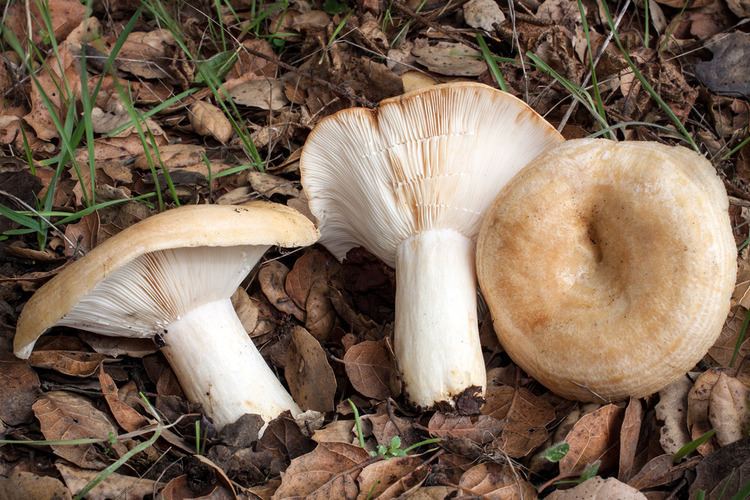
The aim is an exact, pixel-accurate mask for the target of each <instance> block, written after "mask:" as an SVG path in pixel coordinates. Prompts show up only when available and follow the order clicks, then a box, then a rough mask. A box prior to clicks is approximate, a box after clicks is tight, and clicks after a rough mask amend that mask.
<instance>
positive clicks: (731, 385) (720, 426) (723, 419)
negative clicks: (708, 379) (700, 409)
mask: <svg viewBox="0 0 750 500" xmlns="http://www.w3.org/2000/svg"><path fill="white" fill-rule="evenodd" d="M708 420H709V422H711V425H712V426H713V428H714V429H716V440H717V441H718V442H719V444H720V445H721V446H726V445H728V444H730V443H734V442H735V441H739V440H740V439H742V437H744V436H747V433H748V430H750V389H748V387H747V386H745V384H743V383H742V382H740V381H739V380H737V379H736V378H734V377H730V376H729V375H727V374H726V373H721V374H719V379H718V380H717V381H716V384H715V385H714V387H713V389H712V390H711V398H710V400H709V410H708Z"/></svg>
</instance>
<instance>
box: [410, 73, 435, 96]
mask: <svg viewBox="0 0 750 500" xmlns="http://www.w3.org/2000/svg"><path fill="white" fill-rule="evenodd" d="M401 83H402V84H403V85H404V92H412V91H414V90H419V89H425V88H427V87H432V86H433V85H437V83H438V82H437V80H435V79H434V78H432V77H431V76H429V75H426V74H424V73H422V72H421V71H416V70H409V71H406V72H405V73H404V74H403V75H401Z"/></svg>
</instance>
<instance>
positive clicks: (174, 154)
mask: <svg viewBox="0 0 750 500" xmlns="http://www.w3.org/2000/svg"><path fill="white" fill-rule="evenodd" d="M140 150H141V153H140V154H139V155H138V157H137V158H136V159H135V163H134V166H135V168H137V169H139V170H149V168H150V167H149V161H153V162H154V163H155V164H157V165H164V166H165V167H167V168H185V167H189V166H191V165H197V164H202V163H203V158H204V157H205V155H206V149H205V148H204V147H202V146H197V145H195V144H168V145H166V146H160V147H159V159H158V160H157V158H156V155H155V154H153V152H152V151H150V150H149V151H148V152H147V153H144V152H143V147H141V149H140Z"/></svg>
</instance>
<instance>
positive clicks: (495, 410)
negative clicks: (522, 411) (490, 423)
mask: <svg viewBox="0 0 750 500" xmlns="http://www.w3.org/2000/svg"><path fill="white" fill-rule="evenodd" d="M515 395H516V390H515V389H514V388H513V387H511V386H509V385H488V386H487V390H486V391H485V394H484V400H485V402H484V406H482V415H489V416H491V417H495V418H497V419H503V418H505V416H506V415H507V414H508V411H509V410H510V405H511V404H512V403H513V396H515Z"/></svg>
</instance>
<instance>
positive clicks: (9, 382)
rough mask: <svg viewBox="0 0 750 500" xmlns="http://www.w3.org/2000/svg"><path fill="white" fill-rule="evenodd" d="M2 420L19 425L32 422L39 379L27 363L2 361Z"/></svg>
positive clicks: (0, 413) (0, 418) (0, 394)
mask: <svg viewBox="0 0 750 500" xmlns="http://www.w3.org/2000/svg"><path fill="white" fill-rule="evenodd" d="M0 387H2V388H3V390H2V391H0V420H2V421H3V422H5V423H6V424H9V425H19V424H22V423H24V422H28V421H29V420H31V417H32V416H33V412H32V411H31V405H33V404H34V401H36V399H37V397H38V396H39V377H38V376H37V374H36V372H35V371H34V370H32V369H31V368H30V367H29V365H28V363H27V362H26V361H22V360H18V359H15V360H12V361H11V360H0Z"/></svg>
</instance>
